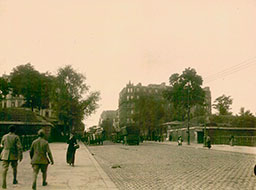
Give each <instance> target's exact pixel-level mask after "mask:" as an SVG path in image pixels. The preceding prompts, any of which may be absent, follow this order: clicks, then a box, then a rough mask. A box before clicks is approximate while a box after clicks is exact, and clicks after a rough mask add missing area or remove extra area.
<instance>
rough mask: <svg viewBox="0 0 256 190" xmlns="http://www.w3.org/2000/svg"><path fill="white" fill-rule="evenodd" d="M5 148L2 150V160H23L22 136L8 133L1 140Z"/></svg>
mask: <svg viewBox="0 0 256 190" xmlns="http://www.w3.org/2000/svg"><path fill="white" fill-rule="evenodd" d="M1 146H2V147H3V150H2V152H1V159H2V160H22V145H21V142H20V138H19V137H18V135H16V134H15V133H11V132H10V133H8V134H6V135H4V136H3V138H2V140H1Z"/></svg>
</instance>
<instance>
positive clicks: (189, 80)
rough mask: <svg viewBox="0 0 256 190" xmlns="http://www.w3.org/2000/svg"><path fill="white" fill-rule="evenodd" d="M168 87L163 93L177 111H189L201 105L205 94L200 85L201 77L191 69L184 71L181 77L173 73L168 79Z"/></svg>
mask: <svg viewBox="0 0 256 190" xmlns="http://www.w3.org/2000/svg"><path fill="white" fill-rule="evenodd" d="M169 83H170V87H169V88H168V89H167V90H166V91H164V97H165V98H166V99H168V100H169V101H170V102H171V103H172V104H173V105H174V108H176V109H177V110H184V109H190V108H191V107H193V106H195V105H203V104H204V102H205V92H204V90H203V89H202V87H201V85H202V83H203V80H202V77H201V76H199V75H197V73H196V70H195V69H192V68H187V69H185V70H184V71H183V72H182V74H181V75H179V74H178V73H175V74H173V75H171V76H170V78H169Z"/></svg>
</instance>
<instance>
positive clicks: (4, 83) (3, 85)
mask: <svg viewBox="0 0 256 190" xmlns="http://www.w3.org/2000/svg"><path fill="white" fill-rule="evenodd" d="M9 91H10V87H9V83H8V80H7V79H6V78H4V77H0V101H1V100H2V99H4V98H5V97H6V95H7V94H8V93H9Z"/></svg>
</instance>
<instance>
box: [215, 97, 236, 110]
mask: <svg viewBox="0 0 256 190" xmlns="http://www.w3.org/2000/svg"><path fill="white" fill-rule="evenodd" d="M232 103H233V100H232V98H231V97H230V96H225V95H224V94H223V95H222V96H220V97H218V98H216V99H215V101H214V104H213V108H214V109H216V110H218V114H219V115H231V114H232V112H229V110H230V109H231V108H230V106H231V105H232Z"/></svg>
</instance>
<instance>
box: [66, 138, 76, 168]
mask: <svg viewBox="0 0 256 190" xmlns="http://www.w3.org/2000/svg"><path fill="white" fill-rule="evenodd" d="M67 144H68V149H67V155H66V160H67V163H68V164H69V165H71V166H73V167H74V165H75V154H76V149H78V148H79V145H78V144H77V140H76V137H75V135H74V134H72V133H71V134H70V137H69V139H68V142H67Z"/></svg>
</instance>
